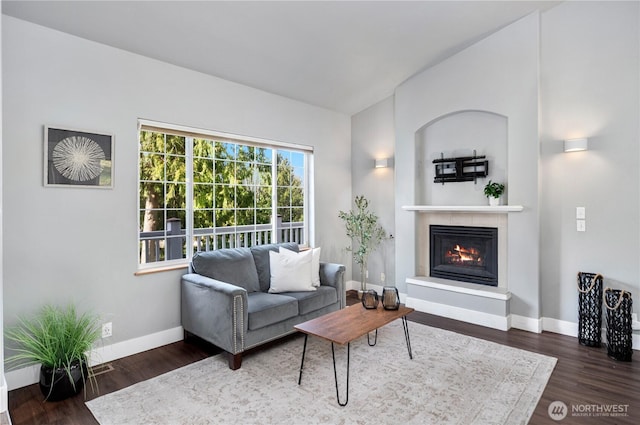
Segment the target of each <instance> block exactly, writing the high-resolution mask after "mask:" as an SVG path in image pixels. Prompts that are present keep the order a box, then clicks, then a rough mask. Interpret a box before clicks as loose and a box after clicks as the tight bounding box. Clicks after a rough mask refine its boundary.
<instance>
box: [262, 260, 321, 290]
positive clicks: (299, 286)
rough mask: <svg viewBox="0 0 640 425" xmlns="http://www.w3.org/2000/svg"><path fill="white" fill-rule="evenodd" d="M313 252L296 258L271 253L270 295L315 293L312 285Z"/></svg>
mask: <svg viewBox="0 0 640 425" xmlns="http://www.w3.org/2000/svg"><path fill="white" fill-rule="evenodd" d="M312 258H313V252H312V251H311V250H309V251H305V252H301V253H297V254H296V255H295V256H290V255H286V254H281V253H279V252H275V251H269V267H270V268H271V283H270V286H269V292H270V293H278V292H300V291H315V290H316V289H317V288H316V287H315V286H313V284H312V283H311V259H312Z"/></svg>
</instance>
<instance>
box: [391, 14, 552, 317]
mask: <svg viewBox="0 0 640 425" xmlns="http://www.w3.org/2000/svg"><path fill="white" fill-rule="evenodd" d="M538 40H539V15H538V14H537V13H535V14H531V15H529V16H527V17H525V18H522V19H521V20H519V21H517V22H515V23H513V24H511V25H509V26H507V27H505V28H503V29H502V30H500V31H498V32H496V33H494V34H492V35H490V36H488V37H487V38H485V39H484V40H482V41H480V42H478V43H476V44H474V45H473V46H470V47H469V48H467V49H466V50H464V51H462V52H460V53H459V54H457V55H455V56H452V57H450V58H449V59H447V60H445V61H443V62H441V63H440V64H438V65H436V66H434V67H432V68H429V69H427V70H425V71H423V72H421V73H419V74H418V75H416V76H414V77H413V78H411V79H409V80H408V81H406V82H405V83H404V84H402V85H401V86H399V87H398V88H397V90H396V93H395V99H396V107H395V122H396V160H397V163H398V164H401V166H397V167H396V184H395V194H396V203H395V204H396V234H397V239H396V281H397V282H404V281H405V279H406V278H407V277H411V276H414V275H415V274H416V258H415V244H416V236H415V233H416V218H415V213H412V212H406V211H403V210H401V207H402V206H403V205H415V203H416V181H417V175H418V174H417V170H416V167H417V166H418V163H417V161H416V142H417V138H416V137H417V135H419V133H418V132H419V130H420V129H422V128H423V127H424V126H425V125H427V124H429V123H431V122H435V120H437V119H440V118H441V117H444V116H446V115H448V114H451V113H454V112H458V111H466V110H476V111H486V112H491V113H494V114H498V115H502V116H505V117H507V120H508V129H507V141H508V146H507V164H508V173H507V185H508V187H509V203H510V204H513V205H523V206H524V207H525V210H524V211H523V212H521V213H517V214H510V215H509V222H508V246H509V248H508V252H509V259H508V272H507V273H508V287H509V290H510V291H511V292H512V298H511V312H512V313H515V314H518V315H520V316H524V317H531V318H538V317H540V316H539V314H540V306H539V280H538V273H539V270H538V256H539V251H538V246H539V244H538V55H539V43H538ZM418 138H419V137H418ZM432 184H433V183H432ZM458 184H462V183H458ZM471 184H472V183H471ZM403 286H404V285H403ZM403 289H404V288H403Z"/></svg>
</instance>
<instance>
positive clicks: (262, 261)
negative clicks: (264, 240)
mask: <svg viewBox="0 0 640 425" xmlns="http://www.w3.org/2000/svg"><path fill="white" fill-rule="evenodd" d="M280 247H283V248H286V249H288V250H289V251H294V252H298V250H299V249H298V244H297V243H295V242H285V243H272V244H268V245H258V246H253V247H251V254H253V260H254V262H255V264H256V270H257V271H258V281H259V282H260V290H261V291H262V292H267V291H268V290H269V286H270V284H271V267H270V265H269V251H276V252H277V251H278V250H279V248H280Z"/></svg>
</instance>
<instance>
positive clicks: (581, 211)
mask: <svg viewBox="0 0 640 425" xmlns="http://www.w3.org/2000/svg"><path fill="white" fill-rule="evenodd" d="M576 218H578V219H583V220H584V219H585V218H587V213H586V210H585V208H584V207H576Z"/></svg>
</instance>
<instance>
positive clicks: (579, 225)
mask: <svg viewBox="0 0 640 425" xmlns="http://www.w3.org/2000/svg"><path fill="white" fill-rule="evenodd" d="M576 230H577V231H578V232H586V231H587V221H586V220H576Z"/></svg>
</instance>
